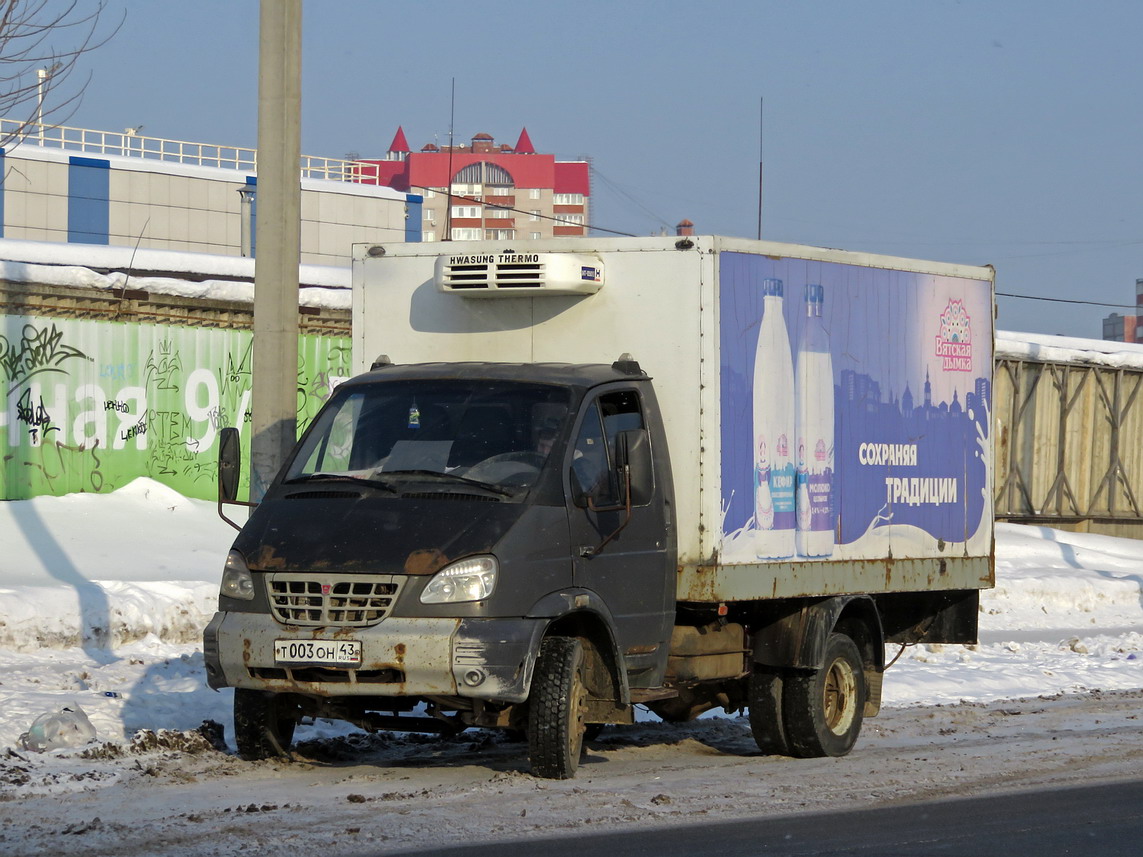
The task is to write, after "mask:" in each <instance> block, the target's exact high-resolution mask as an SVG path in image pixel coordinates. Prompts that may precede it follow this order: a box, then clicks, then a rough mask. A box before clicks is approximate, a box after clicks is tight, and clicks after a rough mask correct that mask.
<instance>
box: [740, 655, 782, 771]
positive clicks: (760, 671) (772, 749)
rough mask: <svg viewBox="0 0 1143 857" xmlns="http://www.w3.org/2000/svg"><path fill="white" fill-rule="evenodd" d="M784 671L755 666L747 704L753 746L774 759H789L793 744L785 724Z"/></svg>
mask: <svg viewBox="0 0 1143 857" xmlns="http://www.w3.org/2000/svg"><path fill="white" fill-rule="evenodd" d="M783 687H784V679H783V674H782V671H781V670H779V669H777V668H775V667H764V666H760V665H755V667H754V672H753V673H752V674H751V676H750V688H749V695H750V698H749V700H748V702H749V706H750V731H751V732H752V733H753V734H754V743H756V744H757V745H758V749H759V750H761V751H762V752H763V753H767V754H769V755H771V756H788V755H790V743H789V741H788V740H787V738H786V729H785V726H783V724H782V690H783Z"/></svg>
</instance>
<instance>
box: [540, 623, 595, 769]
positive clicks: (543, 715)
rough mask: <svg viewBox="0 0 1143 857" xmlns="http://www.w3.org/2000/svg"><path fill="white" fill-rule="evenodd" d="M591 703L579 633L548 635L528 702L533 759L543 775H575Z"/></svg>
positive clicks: (542, 645)
mask: <svg viewBox="0 0 1143 857" xmlns="http://www.w3.org/2000/svg"><path fill="white" fill-rule="evenodd" d="M586 703H587V688H586V687H585V685H584V681H583V647H582V645H581V644H580V642H579V640H577V639H575V638H574V637H548V638H547V639H546V640H544V642H543V643H542V644H541V646H540V655H539V657H538V658H537V659H536V671H535V674H534V675H533V677H532V693H531V696H530V698H529V701H528V758H529V761H530V762H531V764H532V773H533V774H535V775H536V776H537V777H545V778H547V779H552V780H566V779H570V778H571V777H574V776H575V772H576V768H578V767H579V757H580V754H581V753H582V752H583V736H584V728H585V724H584V711H585V709H586Z"/></svg>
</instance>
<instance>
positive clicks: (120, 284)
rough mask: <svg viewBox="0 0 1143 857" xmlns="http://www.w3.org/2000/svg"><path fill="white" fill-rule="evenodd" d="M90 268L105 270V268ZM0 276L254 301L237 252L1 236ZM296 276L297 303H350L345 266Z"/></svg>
mask: <svg viewBox="0 0 1143 857" xmlns="http://www.w3.org/2000/svg"><path fill="white" fill-rule="evenodd" d="M93 269H103V270H107V271H108V273H106V274H103V273H100V272H99V271H98V270H93ZM132 271H146V272H148V274H149V275H147V276H138V275H135V274H132V273H130V272H132ZM155 272H166V273H170V274H171V276H169V277H165V276H157V275H154V274H155ZM180 274H184V275H185V276H179V275H180ZM221 278H227V279H221ZM231 278H236V279H231ZM0 279H3V280H7V281H9V282H22V283H37V284H40V285H47V286H61V287H70V288H82V289H101V290H117V289H135V290H142V291H145V292H149V293H151V294H158V295H173V296H176V297H184V298H200V299H209V300H220V301H232V302H236V303H253V302H254V260H253V259H250V258H245V257H239V256H212V255H208V254H204V253H179V252H175V251H170V250H138V251H135V250H134V248H132V247H96V246H93V245H91V244H83V245H73V244H51V243H42V242H37V241H13V240H10V239H0ZM299 280H300V282H301V286H302V287H301V289H300V290H299V292H298V303H299V304H301V305H302V306H307V307H319V308H323V309H341V310H348V309H349V308H350V291H349V285H350V283H349V281H350V273H349V268H338V267H333V266H323V265H301V266H299Z"/></svg>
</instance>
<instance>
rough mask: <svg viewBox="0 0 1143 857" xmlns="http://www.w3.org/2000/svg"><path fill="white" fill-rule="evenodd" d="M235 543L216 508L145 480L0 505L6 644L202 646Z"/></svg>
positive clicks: (2, 641) (0, 629)
mask: <svg viewBox="0 0 1143 857" xmlns="http://www.w3.org/2000/svg"><path fill="white" fill-rule="evenodd" d="M233 538H234V530H233V529H231V528H230V527H229V526H228V525H227V524H225V523H224V522H223V521H221V520H220V519H219V517H218V515H217V513H216V511H215V506H214V505H213V504H211V503H207V502H204V501H201V500H190V499H187V498H186V497H183V496H182V495H181V494H179V493H177V492H175V491H172V490H171V489H170V488H167V487H166V486H165V485H162V484H161V483H159V482H156V481H154V480H152V479H146V478H141V479H136V480H135V481H134V482H132V483H130V484H129V485H126V486H124V487H123V488H121V489H120V490H118V491H116V492H114V493H112V494H106V495H98V494H68V495H66V496H63V497H37V498H35V499H33V500H23V501H13V502H7V503H0V544H3V545H4V550H3V553H2V554H0V648H2V649H7V650H10V651H14V652H30V651H35V650H37V649H40V648H43V647H50V648H65V647H71V646H83V647H85V648H87V649H89V650H90V649H97V648H107V647H108V646H109V645H110V646H113V647H114V646H119V645H122V644H123V643H127V642H131V641H134V640H140V639H143V638H144V637H147V636H148V635H156V636H157V637H158V638H159V639H161V640H163V641H165V642H168V643H193V642H195V641H197V640H200V639H201V636H202V628H203V626H204V625H205V623H206V622H207V621H208V620H209V618H210V616H211V615H212V614H213V612H214V607H215V602H216V600H217V597H218V583H219V580H220V578H221V574H222V565H223V562H224V561H225V559H226V552H227V550H228V549H229V547H230V543H231V541H233Z"/></svg>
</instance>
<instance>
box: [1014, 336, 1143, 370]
mask: <svg viewBox="0 0 1143 857" xmlns="http://www.w3.org/2000/svg"><path fill="white" fill-rule="evenodd" d="M996 357H997V358H998V359H1001V358H1005V357H1008V358H1016V359H1021V360H1032V361H1038V362H1045V363H1078V364H1091V365H1096V366H1108V367H1110V368H1114V369H1141V368H1143V345H1140V344H1137V343H1134V342H1112V341H1105V340H1102V339H1081V338H1077V337H1074V336H1051V335H1048V334H1040V333H1015V332H1013V331H1011V330H998V331H996Z"/></svg>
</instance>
